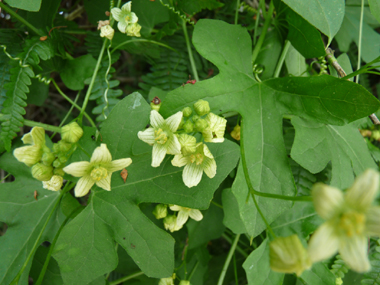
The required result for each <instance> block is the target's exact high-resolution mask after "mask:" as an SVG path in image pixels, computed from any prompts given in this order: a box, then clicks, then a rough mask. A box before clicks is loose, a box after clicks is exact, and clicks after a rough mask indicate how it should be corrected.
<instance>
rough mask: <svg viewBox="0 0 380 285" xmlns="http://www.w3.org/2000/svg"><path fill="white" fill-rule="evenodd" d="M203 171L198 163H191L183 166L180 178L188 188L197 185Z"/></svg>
mask: <svg viewBox="0 0 380 285" xmlns="http://www.w3.org/2000/svg"><path fill="white" fill-rule="evenodd" d="M202 174H203V171H202V169H201V167H200V166H199V165H196V164H195V163H191V164H188V165H186V166H185V169H184V170H183V172H182V179H183V182H184V183H185V185H186V186H187V187H189V188H191V187H193V186H197V185H198V184H199V182H200V181H201V179H202Z"/></svg>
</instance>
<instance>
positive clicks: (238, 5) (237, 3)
mask: <svg viewBox="0 0 380 285" xmlns="http://www.w3.org/2000/svg"><path fill="white" fill-rule="evenodd" d="M239 8H240V0H236V12H235V25H237V23H238V19H239Z"/></svg>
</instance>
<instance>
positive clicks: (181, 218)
mask: <svg viewBox="0 0 380 285" xmlns="http://www.w3.org/2000/svg"><path fill="white" fill-rule="evenodd" d="M170 210H172V211H175V212H177V211H178V216H177V227H178V228H182V227H183V225H184V224H185V223H186V222H187V220H188V219H189V217H190V218H192V219H193V220H195V221H197V222H199V221H200V220H202V219H203V215H202V213H201V211H199V210H198V209H190V208H186V207H181V206H177V205H172V206H170Z"/></svg>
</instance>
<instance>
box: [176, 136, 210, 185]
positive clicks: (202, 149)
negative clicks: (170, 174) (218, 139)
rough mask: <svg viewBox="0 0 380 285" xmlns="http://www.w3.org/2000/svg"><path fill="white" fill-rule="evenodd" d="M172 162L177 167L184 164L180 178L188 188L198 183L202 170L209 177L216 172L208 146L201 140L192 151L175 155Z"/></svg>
mask: <svg viewBox="0 0 380 285" xmlns="http://www.w3.org/2000/svg"><path fill="white" fill-rule="evenodd" d="M172 164H173V165H174V166H177V167H182V166H184V165H186V166H185V169H184V170H183V172H182V179H183V182H184V183H185V185H186V186H187V187H189V188H191V187H193V186H197V185H198V184H199V182H200V181H201V179H202V175H203V171H204V172H205V173H206V175H207V176H208V177H209V178H213V177H214V176H215V174H216V162H215V159H214V157H213V155H212V154H211V152H210V150H209V149H208V147H207V146H206V145H205V144H203V143H201V142H200V143H198V144H197V145H196V150H195V152H194V153H191V154H187V155H183V154H182V153H180V154H177V155H175V156H174V158H173V160H172Z"/></svg>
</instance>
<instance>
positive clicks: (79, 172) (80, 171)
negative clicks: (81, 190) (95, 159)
mask: <svg viewBox="0 0 380 285" xmlns="http://www.w3.org/2000/svg"><path fill="white" fill-rule="evenodd" d="M63 171H64V172H66V173H67V174H70V175H72V176H74V177H82V176H85V175H88V174H90V173H89V172H91V163H89V162H88V161H79V162H73V163H71V164H69V165H68V166H66V167H65V168H63Z"/></svg>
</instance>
